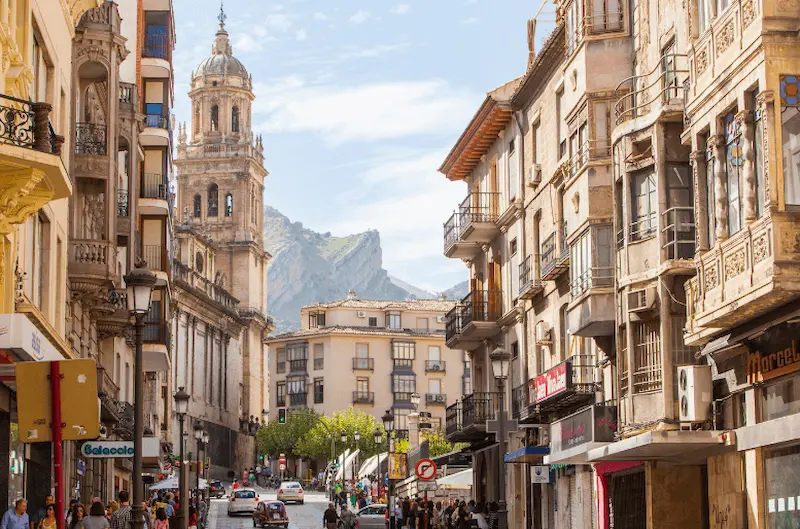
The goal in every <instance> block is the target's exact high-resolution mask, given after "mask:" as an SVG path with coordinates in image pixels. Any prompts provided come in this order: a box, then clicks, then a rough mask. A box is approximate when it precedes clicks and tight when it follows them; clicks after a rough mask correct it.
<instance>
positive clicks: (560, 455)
mask: <svg viewBox="0 0 800 529" xmlns="http://www.w3.org/2000/svg"><path fill="white" fill-rule="evenodd" d="M608 444H609V443H595V442H589V443H583V444H580V445H578V446H576V447H573V448H570V449H568V450H559V451H556V452H550V455H548V456H547V457H545V458H544V463H545V464H546V465H553V464H557V463H558V464H563V465H585V464H586V463H589V451H590V450H594V449H595V448H602V447H604V446H606V445H608Z"/></svg>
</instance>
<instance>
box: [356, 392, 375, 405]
mask: <svg viewBox="0 0 800 529" xmlns="http://www.w3.org/2000/svg"><path fill="white" fill-rule="evenodd" d="M374 403H375V392H374V391H354V392H353V404H374Z"/></svg>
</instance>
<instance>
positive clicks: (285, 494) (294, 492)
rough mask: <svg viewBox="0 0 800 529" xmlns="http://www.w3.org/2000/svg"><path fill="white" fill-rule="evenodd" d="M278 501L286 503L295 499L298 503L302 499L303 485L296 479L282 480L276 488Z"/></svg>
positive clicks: (301, 501)
mask: <svg viewBox="0 0 800 529" xmlns="http://www.w3.org/2000/svg"><path fill="white" fill-rule="evenodd" d="M278 501H282V502H283V503H287V502H290V501H296V502H297V503H299V504H300V505H302V504H303V503H305V502H304V501H303V486H302V485H301V484H300V483H298V482H296V481H284V482H283V483H281V486H280V488H279V489H278Z"/></svg>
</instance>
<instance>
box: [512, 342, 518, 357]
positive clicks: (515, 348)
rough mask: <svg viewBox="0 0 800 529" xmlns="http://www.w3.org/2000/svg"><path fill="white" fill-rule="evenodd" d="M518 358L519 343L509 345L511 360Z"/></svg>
mask: <svg viewBox="0 0 800 529" xmlns="http://www.w3.org/2000/svg"><path fill="white" fill-rule="evenodd" d="M517 358H519V342H514V343H512V344H511V359H512V360H516V359H517Z"/></svg>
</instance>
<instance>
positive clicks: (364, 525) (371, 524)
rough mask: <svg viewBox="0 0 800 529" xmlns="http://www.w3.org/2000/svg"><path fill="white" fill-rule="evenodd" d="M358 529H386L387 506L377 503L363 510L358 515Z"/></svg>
mask: <svg viewBox="0 0 800 529" xmlns="http://www.w3.org/2000/svg"><path fill="white" fill-rule="evenodd" d="M356 516H357V517H358V529H385V528H386V505H383V504H380V503H375V504H372V505H367V506H366V507H363V508H361V509H360V510H359V511H358V512H357V513H356Z"/></svg>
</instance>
